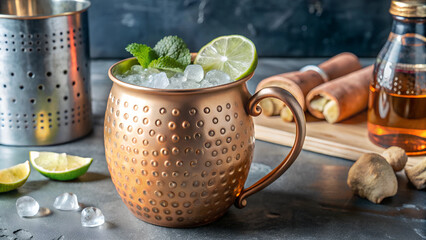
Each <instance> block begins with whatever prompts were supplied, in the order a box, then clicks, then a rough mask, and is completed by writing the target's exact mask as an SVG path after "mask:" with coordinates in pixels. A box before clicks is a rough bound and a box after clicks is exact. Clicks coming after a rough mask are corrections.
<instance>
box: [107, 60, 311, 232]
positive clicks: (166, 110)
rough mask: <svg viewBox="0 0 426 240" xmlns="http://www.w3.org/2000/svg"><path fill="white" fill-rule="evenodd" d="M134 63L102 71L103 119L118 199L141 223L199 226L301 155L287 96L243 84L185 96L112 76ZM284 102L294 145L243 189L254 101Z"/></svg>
mask: <svg viewBox="0 0 426 240" xmlns="http://www.w3.org/2000/svg"><path fill="white" fill-rule="evenodd" d="M134 64H137V61H136V60H135V59H134V58H130V59H125V60H123V61H120V62H118V63H116V64H114V65H113V66H112V67H111V68H110V69H109V71H108V75H109V77H110V79H111V80H112V81H113V82H114V83H113V86H112V89H111V92H110V94H109V98H108V105H107V109H106V113H105V127H104V132H105V135H104V141H105V154H106V161H107V163H108V169H109V172H110V174H111V178H112V181H113V183H114V185H115V187H116V189H117V192H118V193H119V195H120V197H121V199H122V200H123V202H124V203H125V204H126V206H127V207H128V208H129V209H130V211H131V212H132V213H133V214H134V215H135V216H136V217H137V218H139V219H141V220H143V221H146V222H148V223H152V224H155V225H160V226H166V227H193V226H198V225H204V224H207V223H210V222H212V221H215V220H216V219H218V218H219V217H221V216H222V215H223V214H224V213H225V212H226V211H227V209H228V208H229V207H230V206H231V205H232V204H233V203H235V205H236V207H238V208H243V207H244V206H246V204H247V200H246V198H247V197H248V196H250V195H251V194H253V193H256V192H258V191H260V190H261V189H263V188H265V187H266V186H268V185H269V184H271V183H272V182H273V181H274V180H276V179H277V178H278V177H280V176H281V174H283V173H284V172H285V171H286V170H287V169H288V168H289V167H290V165H291V164H292V163H293V162H294V160H295V159H296V157H297V156H298V155H299V153H300V151H301V149H302V145H303V142H304V138H305V132H306V128H305V116H304V113H303V111H302V108H301V107H300V105H299V104H298V102H297V101H296V99H295V98H294V97H293V96H292V95H291V94H290V93H289V92H287V91H286V90H284V89H281V88H276V87H270V88H264V89H262V90H260V91H258V92H257V93H256V94H254V95H253V96H251V95H250V93H249V91H248V89H247V86H246V82H247V81H248V80H249V79H250V78H251V77H252V75H249V76H247V77H245V78H244V79H241V80H239V81H235V82H232V83H229V84H225V85H221V86H216V87H211V88H203V89H188V90H170V89H153V88H146V87H140V86H135V85H131V84H128V83H124V82H122V81H120V80H118V79H117V78H116V77H115V75H116V74H118V73H122V72H123V71H125V70H126V69H129V67H130V66H132V65H134ZM267 97H274V98H278V99H280V100H282V101H283V102H284V103H285V104H287V106H289V107H290V109H291V111H292V112H293V114H294V116H295V123H296V139H295V143H294V146H293V147H292V149H291V151H290V153H289V154H288V155H287V157H286V158H285V159H284V160H283V161H282V162H281V163H280V164H279V165H278V166H277V167H276V168H275V169H273V170H272V171H271V172H270V173H269V174H268V175H266V176H265V177H263V178H262V179H260V180H259V181H258V182H256V183H255V184H253V185H252V186H250V187H248V188H244V183H245V181H246V178H247V175H248V172H249V169H250V165H251V161H252V158H253V149H254V141H255V138H254V125H253V120H252V117H251V116H258V115H259V114H260V113H261V108H260V107H259V106H258V103H259V101H261V100H262V99H264V98H267Z"/></svg>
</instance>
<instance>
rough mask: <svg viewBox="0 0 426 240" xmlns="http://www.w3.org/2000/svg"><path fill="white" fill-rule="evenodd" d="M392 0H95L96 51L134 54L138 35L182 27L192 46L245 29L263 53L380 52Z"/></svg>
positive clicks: (151, 36)
mask: <svg viewBox="0 0 426 240" xmlns="http://www.w3.org/2000/svg"><path fill="white" fill-rule="evenodd" d="M389 5H390V0H92V6H91V8H90V10H89V20H90V38H91V54H92V57H94V58H117V57H119V58H121V57H125V56H128V54H127V53H126V52H125V50H124V47H125V46H126V45H127V44H128V43H130V42H142V43H146V44H148V45H154V44H155V43H156V42H157V41H158V40H159V39H160V38H161V37H163V36H164V35H179V36H180V37H182V38H183V39H184V40H185V41H186V42H187V44H188V45H189V48H190V49H191V51H197V50H198V49H200V47H201V46H203V45H204V44H206V43H207V42H209V41H210V40H211V39H213V38H215V37H217V36H220V35H227V34H242V35H245V36H247V37H248V38H250V39H252V40H253V42H254V43H255V44H256V47H257V49H258V54H259V55H260V56H285V57H323V56H331V55H334V54H337V53H339V52H342V51H350V52H353V53H355V54H357V55H358V56H364V57H365V56H367V57H374V56H376V55H377V53H378V52H379V50H380V48H381V47H382V45H383V44H384V42H385V40H386V37H387V35H388V34H389V31H390V27H391V23H392V18H391V16H390V15H389V13H388V9H389Z"/></svg>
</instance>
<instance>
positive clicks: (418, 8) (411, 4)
mask: <svg viewBox="0 0 426 240" xmlns="http://www.w3.org/2000/svg"><path fill="white" fill-rule="evenodd" d="M389 12H390V13H391V14H392V15H396V16H401V17H426V0H393V1H392V2H391V7H390V9H389Z"/></svg>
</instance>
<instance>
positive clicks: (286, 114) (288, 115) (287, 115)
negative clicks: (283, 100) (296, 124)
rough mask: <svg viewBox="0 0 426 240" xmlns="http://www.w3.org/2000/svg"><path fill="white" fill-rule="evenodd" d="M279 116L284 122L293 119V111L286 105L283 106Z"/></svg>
mask: <svg viewBox="0 0 426 240" xmlns="http://www.w3.org/2000/svg"><path fill="white" fill-rule="evenodd" d="M280 117H281V119H282V120H283V121H284V122H291V121H293V113H292V112H291V111H290V108H288V107H287V106H284V107H283V109H281V112H280Z"/></svg>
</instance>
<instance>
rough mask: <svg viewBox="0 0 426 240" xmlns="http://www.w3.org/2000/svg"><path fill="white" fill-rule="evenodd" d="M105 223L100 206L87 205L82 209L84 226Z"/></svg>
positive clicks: (82, 223) (95, 225)
mask: <svg viewBox="0 0 426 240" xmlns="http://www.w3.org/2000/svg"><path fill="white" fill-rule="evenodd" d="M104 223H105V217H104V214H103V213H102V211H101V210H100V209H99V208H95V207H87V208H85V209H83V211H81V225H82V226H83V227H97V226H100V225H102V224H104Z"/></svg>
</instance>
